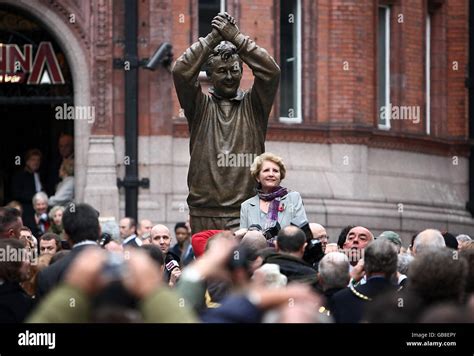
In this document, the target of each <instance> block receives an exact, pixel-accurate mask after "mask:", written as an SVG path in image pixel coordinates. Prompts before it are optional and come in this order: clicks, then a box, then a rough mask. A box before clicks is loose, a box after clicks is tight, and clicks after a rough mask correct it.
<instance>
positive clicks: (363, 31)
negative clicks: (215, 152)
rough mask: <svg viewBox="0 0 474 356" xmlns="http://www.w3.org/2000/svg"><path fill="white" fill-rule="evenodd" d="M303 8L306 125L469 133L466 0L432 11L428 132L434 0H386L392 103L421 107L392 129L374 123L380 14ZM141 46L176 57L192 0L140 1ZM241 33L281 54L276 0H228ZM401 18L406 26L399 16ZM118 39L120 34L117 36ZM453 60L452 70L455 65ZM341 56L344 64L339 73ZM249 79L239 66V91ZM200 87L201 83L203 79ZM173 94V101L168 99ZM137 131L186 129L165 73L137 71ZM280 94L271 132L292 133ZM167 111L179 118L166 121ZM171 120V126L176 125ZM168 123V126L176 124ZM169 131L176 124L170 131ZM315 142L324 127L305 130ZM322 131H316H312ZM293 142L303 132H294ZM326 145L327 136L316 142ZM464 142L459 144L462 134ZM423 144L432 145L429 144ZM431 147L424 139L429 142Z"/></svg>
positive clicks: (326, 4) (328, 5)
mask: <svg viewBox="0 0 474 356" xmlns="http://www.w3.org/2000/svg"><path fill="white" fill-rule="evenodd" d="M301 1H302V9H303V11H302V15H303V28H302V34H303V43H302V47H303V53H302V56H303V61H302V64H303V74H302V77H303V81H302V89H303V124H301V125H300V127H301V128H304V129H305V130H306V132H308V134H309V132H310V131H314V132H319V131H323V132H325V131H327V130H331V129H330V128H331V127H332V128H334V129H333V131H332V134H331V136H332V137H336V136H337V135H339V133H338V132H339V131H337V128H340V127H344V129H349V130H350V129H351V128H352V129H356V128H357V130H360V129H364V128H365V130H367V135H369V134H370V135H382V136H384V137H385V136H387V135H389V136H393V137H394V138H396V137H404V138H407V137H409V138H410V139H416V138H417V137H420V138H423V139H422V140H421V141H420V142H421V144H422V145H423V144H424V143H423V142H426V140H434V142H436V139H438V138H439V139H443V140H444V142H446V140H450V139H455V140H457V141H456V144H459V143H460V142H462V141H463V140H464V142H465V138H466V137H467V100H466V96H467V90H466V88H465V87H464V78H465V77H466V75H467V73H466V71H467V41H468V37H467V36H468V17H467V16H468V11H467V10H468V8H467V7H468V1H467V0H449V1H444V2H443V1H440V0H437V1H434V3H435V4H436V6H435V8H434V7H433V6H431V9H432V11H433V12H432V41H431V47H432V51H431V53H432V55H431V97H432V100H431V131H432V135H431V136H430V137H426V135H425V130H426V126H425V125H426V124H425V120H426V118H425V104H426V103H425V98H426V93H425V79H426V78H425V25H426V24H425V21H426V14H427V11H428V5H429V4H431V5H432V2H431V1H420V0H385V1H380V3H383V4H389V5H390V6H391V60H390V61H391V64H390V68H391V100H390V101H391V103H392V104H393V105H408V106H420V108H421V116H422V122H421V123H419V124H415V123H413V122H412V121H410V120H398V121H396V120H393V121H392V122H391V126H392V128H391V130H390V131H389V132H384V133H381V132H380V131H379V130H378V129H377V118H378V115H379V112H378V108H377V56H376V54H377V16H378V3H377V2H374V1H372V0H357V1H356V0H354V1H347V0H301ZM139 4H140V5H139V8H140V21H141V25H140V30H139V43H140V44H139V53H140V57H141V58H145V57H149V56H151V55H152V54H153V52H154V51H155V49H156V48H157V47H158V46H159V45H160V44H161V43H162V42H163V41H165V40H166V41H170V42H171V43H172V45H173V52H174V58H175V59H176V58H177V57H178V56H180V55H181V54H182V52H183V51H184V50H185V49H186V48H187V47H188V46H189V45H190V44H191V43H192V42H194V41H196V40H197V10H198V8H197V5H198V0H173V1H171V0H161V1H160V0H145V1H140V2H139ZM227 8H228V11H229V12H230V13H231V14H233V15H234V16H235V17H236V19H237V22H238V25H239V27H240V29H241V31H242V32H243V33H244V34H246V35H249V36H250V37H252V38H253V39H255V40H256V42H257V43H258V44H259V45H260V46H262V47H264V48H266V49H267V50H268V51H269V53H270V54H271V55H273V56H274V57H275V59H276V60H277V61H278V60H279V55H278V53H279V44H278V38H279V36H278V28H279V21H280V19H279V18H278V13H279V12H278V9H279V0H228V2H227ZM399 15H403V23H399V22H398V19H399V17H398V16H399ZM114 38H115V39H116V41H115V43H114V56H115V57H117V58H119V57H122V56H123V44H122V43H120V39H123V6H122V5H121V2H114ZM117 39H119V41H117ZM454 61H456V62H457V65H458V70H457V71H456V70H453V69H452V66H453V62H454ZM344 63H347V65H348V66H349V69H348V70H344ZM112 80H113V94H114V95H113V100H114V101H113V103H114V105H113V110H114V133H115V134H116V135H123V101H124V97H123V89H122V88H123V73H122V72H121V71H114V75H113V77H112ZM252 81H253V76H252V74H251V71H250V70H249V68H248V67H245V69H244V77H243V80H242V88H244V89H246V88H249V87H250V86H251V85H252ZM203 87H204V89H206V85H203ZM170 98H172V99H171V100H172V105H170V102H169V100H170ZM139 100H140V103H139V107H140V112H139V116H140V135H163V134H165V135H168V134H170V133H173V132H174V134H175V135H178V136H180V135H183V134H184V135H185V134H186V133H185V131H186V130H185V129H184V128H183V125H185V124H183V123H184V122H185V120H183V118H181V119H179V118H178V116H179V103H178V101H177V98H176V94H175V90H174V87H173V85H172V79H171V75H170V74H169V72H167V71H166V70H164V69H163V68H160V69H159V70H158V71H156V72H148V71H145V70H143V69H140V92H139ZM277 109H278V96H277V102H276V103H275V106H274V113H273V117H272V118H271V121H270V122H271V127H275V129H274V130H273V129H271V128H270V130H269V138H270V139H279V138H278V137H279V136H278V135H279V134H276V133H281V132H283V131H282V130H281V128H282V127H286V128H287V129H286V130H287V133H286V134H285V135H286V136H285V139H290V140H291V139H292V138H291V137H292V136H291V133H292V132H296V131H297V129H296V128H294V126H293V127H291V126H285V125H282V124H279V122H278V115H277V113H278V110H277ZM172 118H174V119H177V118H178V120H172ZM173 121H174V123H175V124H174V126H173ZM173 127H174V128H173ZM277 127H278V129H277ZM173 130H174V131H173ZM311 136H312V137H314V139H315V140H316V141H315V142H319V141H318V140H320V139H319V138H321V137H324V135H321V134H317V133H316V134H314V135H311ZM318 137H319V138H318ZM294 139H295V140H299V139H300V137H298V136H297V134H295V137H294ZM321 140H323V142H326V141H325V140H326V139H321ZM459 140H461V141H459ZM426 146H427V147H428V146H430V145H426ZM430 147H431V146H430Z"/></svg>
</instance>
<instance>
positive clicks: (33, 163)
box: [12, 148, 44, 231]
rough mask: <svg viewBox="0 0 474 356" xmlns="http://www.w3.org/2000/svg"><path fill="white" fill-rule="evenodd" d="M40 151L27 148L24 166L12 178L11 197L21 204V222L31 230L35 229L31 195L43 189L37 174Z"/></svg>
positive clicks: (39, 163) (40, 156)
mask: <svg viewBox="0 0 474 356" xmlns="http://www.w3.org/2000/svg"><path fill="white" fill-rule="evenodd" d="M41 158H42V154H41V151H40V150H39V149H37V148H34V149H31V150H28V151H27V152H26V154H25V168H24V169H23V170H22V171H20V172H17V173H16V174H15V175H14V176H13V179H12V198H13V199H14V200H17V201H19V202H20V203H21V204H22V206H23V223H24V224H25V226H28V227H29V228H30V229H31V230H33V231H34V230H35V228H36V223H35V220H34V210H33V204H32V199H33V196H34V195H35V194H36V193H38V192H41V191H44V187H43V184H42V179H41V177H40V174H39V168H40V166H41Z"/></svg>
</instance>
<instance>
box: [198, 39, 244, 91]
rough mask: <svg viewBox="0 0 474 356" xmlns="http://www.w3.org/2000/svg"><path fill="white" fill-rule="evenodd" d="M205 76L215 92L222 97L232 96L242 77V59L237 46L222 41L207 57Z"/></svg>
mask: <svg viewBox="0 0 474 356" xmlns="http://www.w3.org/2000/svg"><path fill="white" fill-rule="evenodd" d="M206 64H207V69H206V74H207V77H208V78H209V79H210V80H211V82H212V85H213V86H214V90H215V93H216V94H217V95H219V96H221V97H223V98H227V99H230V98H233V97H235V96H236V95H237V90H238V89H239V86H240V80H241V79H242V72H243V67H242V59H240V57H239V55H238V54H237V48H236V47H235V46H234V45H233V44H232V43H230V42H226V41H222V42H221V43H220V44H219V45H218V46H217V47H216V48H214V50H213V52H212V53H211V55H210V56H209V58H208V59H207V63H206Z"/></svg>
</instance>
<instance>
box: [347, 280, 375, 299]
mask: <svg viewBox="0 0 474 356" xmlns="http://www.w3.org/2000/svg"><path fill="white" fill-rule="evenodd" d="M349 288H350V289H351V292H352V293H354V295H355V296H356V297H359V298H360V299H364V300H368V301H369V302H370V301H371V300H372V298H369V297H367V296H366V295H364V294H362V293H360V292H358V291H356V290H355V288H354V286H353V285H352V284H350V285H349Z"/></svg>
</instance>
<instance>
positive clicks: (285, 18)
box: [280, 0, 303, 123]
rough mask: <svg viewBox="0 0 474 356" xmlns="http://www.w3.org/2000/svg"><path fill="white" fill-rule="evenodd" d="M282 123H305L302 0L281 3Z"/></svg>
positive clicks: (285, 0)
mask: <svg viewBox="0 0 474 356" xmlns="http://www.w3.org/2000/svg"><path fill="white" fill-rule="evenodd" d="M280 67H281V82H280V121H282V122H288V123H300V122H302V121H303V120H302V112H301V0H282V1H280Z"/></svg>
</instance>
